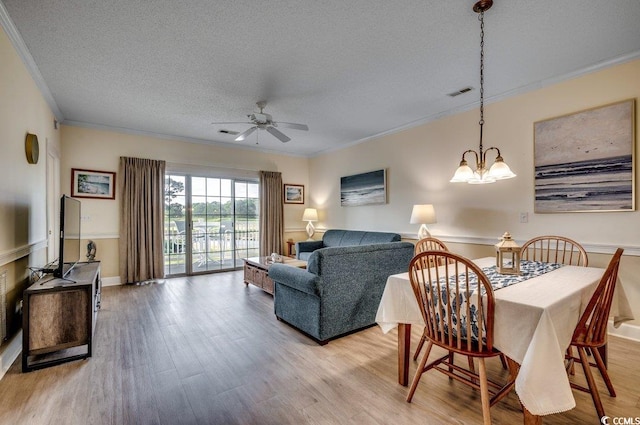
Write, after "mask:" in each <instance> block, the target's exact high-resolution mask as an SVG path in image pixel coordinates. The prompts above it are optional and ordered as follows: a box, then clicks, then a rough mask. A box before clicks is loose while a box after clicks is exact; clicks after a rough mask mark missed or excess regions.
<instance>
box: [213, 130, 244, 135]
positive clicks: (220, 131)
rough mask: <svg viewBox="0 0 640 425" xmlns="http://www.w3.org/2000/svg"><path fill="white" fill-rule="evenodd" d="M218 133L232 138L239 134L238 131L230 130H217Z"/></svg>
mask: <svg viewBox="0 0 640 425" xmlns="http://www.w3.org/2000/svg"><path fill="white" fill-rule="evenodd" d="M218 133H222V134H230V135H232V136H235V135H236V134H239V133H240V132H239V131H232V130H224V129H222V130H218Z"/></svg>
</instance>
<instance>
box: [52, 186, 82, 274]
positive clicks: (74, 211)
mask: <svg viewBox="0 0 640 425" xmlns="http://www.w3.org/2000/svg"><path fill="white" fill-rule="evenodd" d="M78 261H80V201H79V200H77V199H74V198H70V197H68V196H67V195H63V196H62V198H61V199H60V256H59V257H58V267H57V268H56V270H55V271H54V272H53V275H54V276H55V277H65V276H66V275H67V274H69V272H70V271H71V269H73V267H74V266H75V265H76V264H77V263H78Z"/></svg>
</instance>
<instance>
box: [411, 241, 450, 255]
mask: <svg viewBox="0 0 640 425" xmlns="http://www.w3.org/2000/svg"><path fill="white" fill-rule="evenodd" d="M424 251H449V248H447V245H445V244H444V242H442V241H441V240H440V239H438V238H433V237H428V238H422V239H420V240H419V241H418V242H416V246H415V249H414V253H415V255H418V254H420V253H421V252H424Z"/></svg>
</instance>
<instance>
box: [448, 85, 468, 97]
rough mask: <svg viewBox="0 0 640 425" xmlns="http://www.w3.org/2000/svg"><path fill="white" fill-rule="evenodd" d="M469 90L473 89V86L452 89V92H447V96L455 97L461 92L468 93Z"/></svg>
mask: <svg viewBox="0 0 640 425" xmlns="http://www.w3.org/2000/svg"><path fill="white" fill-rule="evenodd" d="M471 90H473V87H465V88H463V89H460V90H458V91H454V92H453V93H448V94H447V96H451V97H456V96H460V95H461V94H465V93H468V92H470V91H471Z"/></svg>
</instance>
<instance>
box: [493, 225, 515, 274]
mask: <svg viewBox="0 0 640 425" xmlns="http://www.w3.org/2000/svg"><path fill="white" fill-rule="evenodd" d="M496 266H497V267H498V273H500V274H520V247H519V246H518V244H517V243H516V241H514V240H513V239H511V234H510V233H509V232H505V234H504V235H502V239H501V240H500V242H498V243H497V244H496Z"/></svg>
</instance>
